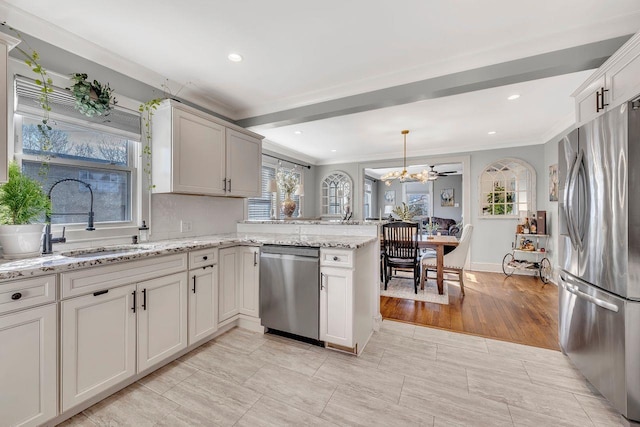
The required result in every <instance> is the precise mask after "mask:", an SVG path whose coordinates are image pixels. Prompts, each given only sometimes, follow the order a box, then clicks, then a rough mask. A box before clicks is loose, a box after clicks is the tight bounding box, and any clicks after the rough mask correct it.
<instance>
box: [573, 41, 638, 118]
mask: <svg viewBox="0 0 640 427" xmlns="http://www.w3.org/2000/svg"><path fill="white" fill-rule="evenodd" d="M639 74H640V33H638V34H636V35H634V36H633V37H631V38H630V39H629V40H628V41H627V42H626V43H625V44H624V45H622V47H620V49H618V50H617V51H616V52H615V53H614V54H613V55H611V57H610V58H609V59H607V61H605V63H604V64H602V65H601V66H600V68H598V69H597V70H596V72H594V73H593V74H592V75H591V77H589V79H587V81H585V82H584V83H583V84H582V85H581V86H580V87H579V88H578V89H577V90H576V91H575V92H574V93H573V97H574V98H575V102H576V104H575V105H576V122H577V125H578V126H580V125H582V124H584V123H587V122H588V121H590V120H592V119H593V118H595V117H597V116H599V115H601V114H603V113H605V112H606V111H609V110H610V109H612V108H615V107H618V106H620V105H621V104H622V103H624V102H627V101H629V100H630V99H632V98H634V97H636V96H637V95H638V94H640V79H638V77H637V76H638V75H639Z"/></svg>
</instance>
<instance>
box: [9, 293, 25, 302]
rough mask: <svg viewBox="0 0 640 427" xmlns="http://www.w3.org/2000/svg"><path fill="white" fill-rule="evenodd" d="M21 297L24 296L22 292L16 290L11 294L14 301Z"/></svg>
mask: <svg viewBox="0 0 640 427" xmlns="http://www.w3.org/2000/svg"><path fill="white" fill-rule="evenodd" d="M20 298H22V294H21V293H20V292H16V293H15V294H13V295H11V299H12V300H14V301H17V300H19V299H20Z"/></svg>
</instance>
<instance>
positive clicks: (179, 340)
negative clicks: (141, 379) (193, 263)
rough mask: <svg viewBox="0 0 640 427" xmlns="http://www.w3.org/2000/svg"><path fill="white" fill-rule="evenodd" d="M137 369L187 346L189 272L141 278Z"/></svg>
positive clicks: (153, 363)
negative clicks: (145, 279)
mask: <svg viewBox="0 0 640 427" xmlns="http://www.w3.org/2000/svg"><path fill="white" fill-rule="evenodd" d="M137 288H138V298H141V301H139V302H138V372H142V371H144V370H145V369H147V368H150V367H151V366H153V365H155V364H156V363H159V362H161V361H163V360H164V359H166V358H167V357H169V356H171V355H172V354H175V353H177V352H179V351H180V350H182V349H184V348H186V347H187V274H186V273H178V274H172V275H171V276H165V277H160V278H157V279H152V280H147V281H145V282H140V283H138V285H137Z"/></svg>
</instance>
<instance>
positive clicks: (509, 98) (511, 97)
mask: <svg viewBox="0 0 640 427" xmlns="http://www.w3.org/2000/svg"><path fill="white" fill-rule="evenodd" d="M518 98H520V95H518V94H517V93H516V94H513V95H511V96H510V97H508V98H507V99H508V100H509V101H513V100H514V99H518Z"/></svg>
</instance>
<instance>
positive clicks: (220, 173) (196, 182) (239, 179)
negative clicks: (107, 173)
mask: <svg viewBox="0 0 640 427" xmlns="http://www.w3.org/2000/svg"><path fill="white" fill-rule="evenodd" d="M152 135H153V141H152V153H153V154H152V179H153V184H154V185H155V187H154V192H156V193H185V194H203V195H211V196H223V195H224V196H235V197H254V196H260V195H261V184H260V178H261V173H260V172H261V164H262V142H261V137H260V136H259V135H257V134H254V133H252V132H249V131H246V130H244V129H242V128H240V127H237V126H235V125H233V124H231V123H228V122H225V121H223V120H220V119H218V118H217V117H214V116H211V115H208V114H206V113H203V112H201V111H198V110H196V109H194V108H191V107H188V106H186V105H182V104H179V103H176V102H174V101H171V100H166V101H163V102H162V104H161V105H160V107H158V109H157V111H156V112H155V114H154V117H153V122H152Z"/></svg>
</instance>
